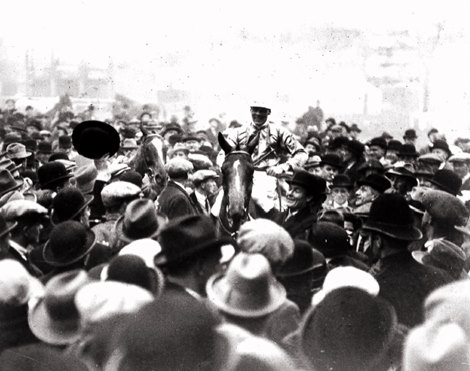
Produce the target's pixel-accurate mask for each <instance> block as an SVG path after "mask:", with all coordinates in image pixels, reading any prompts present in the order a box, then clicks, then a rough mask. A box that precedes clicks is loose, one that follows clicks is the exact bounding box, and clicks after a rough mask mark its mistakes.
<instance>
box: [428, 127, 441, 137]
mask: <svg viewBox="0 0 470 371" xmlns="http://www.w3.org/2000/svg"><path fill="white" fill-rule="evenodd" d="M434 133H439V130H437V129H436V128H432V129H431V130H429V131H428V137H429V136H430V135H431V134H434Z"/></svg>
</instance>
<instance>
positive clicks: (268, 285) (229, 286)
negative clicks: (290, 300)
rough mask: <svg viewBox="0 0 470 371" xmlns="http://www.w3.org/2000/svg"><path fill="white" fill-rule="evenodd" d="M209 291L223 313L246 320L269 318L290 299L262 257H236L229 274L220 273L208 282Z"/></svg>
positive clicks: (241, 255) (248, 255) (243, 255)
mask: <svg viewBox="0 0 470 371" xmlns="http://www.w3.org/2000/svg"><path fill="white" fill-rule="evenodd" d="M206 291H207V297H208V298H209V300H210V301H211V302H212V303H213V304H214V305H215V306H216V307H217V308H218V309H219V310H220V311H221V312H224V313H228V314H231V315H233V316H236V317H244V318H257V317H263V316H266V315H268V314H270V313H272V312H274V311H275V310H277V309H278V308H279V307H280V306H281V305H282V304H283V303H284V302H285V300H286V291H285V289H284V287H283V286H282V285H281V284H280V283H279V282H278V281H276V279H275V278H274V275H273V274H272V272H271V267H270V265H269V262H268V260H267V259H266V258H265V257H264V256H263V255H261V254H245V253H240V254H238V255H237V256H235V257H234V258H233V260H232V262H231V263H230V265H229V267H228V269H227V272H226V273H225V274H216V275H214V276H212V277H211V278H210V279H209V280H208V281H207V285H206Z"/></svg>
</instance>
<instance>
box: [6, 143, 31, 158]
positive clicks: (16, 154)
mask: <svg viewBox="0 0 470 371" xmlns="http://www.w3.org/2000/svg"><path fill="white" fill-rule="evenodd" d="M6 151H7V153H6V154H7V157H8V158H11V159H22V158H27V157H29V156H31V152H28V151H26V147H25V146H24V145H23V144H21V143H11V144H9V145H8V147H7V149H6Z"/></svg>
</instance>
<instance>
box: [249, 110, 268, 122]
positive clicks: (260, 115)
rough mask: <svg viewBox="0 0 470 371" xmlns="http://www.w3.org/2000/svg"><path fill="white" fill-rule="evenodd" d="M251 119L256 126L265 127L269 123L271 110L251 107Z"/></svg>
mask: <svg viewBox="0 0 470 371" xmlns="http://www.w3.org/2000/svg"><path fill="white" fill-rule="evenodd" d="M250 111H251V118H252V120H253V122H254V123H255V124H256V125H263V124H264V123H265V122H266V121H268V116H269V115H270V114H271V110H270V109H267V108H262V107H251V110H250Z"/></svg>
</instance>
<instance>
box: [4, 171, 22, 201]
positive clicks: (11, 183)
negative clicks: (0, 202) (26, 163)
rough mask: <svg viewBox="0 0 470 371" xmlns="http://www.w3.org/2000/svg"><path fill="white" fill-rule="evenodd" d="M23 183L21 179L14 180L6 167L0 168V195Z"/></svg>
mask: <svg viewBox="0 0 470 371" xmlns="http://www.w3.org/2000/svg"><path fill="white" fill-rule="evenodd" d="M22 185H23V181H22V180H21V181H16V180H15V179H14V178H13V176H12V175H11V173H10V172H9V171H8V170H7V169H0V197H3V196H4V195H6V194H7V193H8V192H11V191H14V190H15V189H18V188H20V187H21V186H22Z"/></svg>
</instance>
